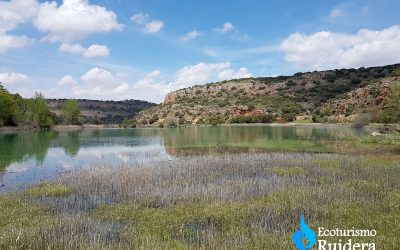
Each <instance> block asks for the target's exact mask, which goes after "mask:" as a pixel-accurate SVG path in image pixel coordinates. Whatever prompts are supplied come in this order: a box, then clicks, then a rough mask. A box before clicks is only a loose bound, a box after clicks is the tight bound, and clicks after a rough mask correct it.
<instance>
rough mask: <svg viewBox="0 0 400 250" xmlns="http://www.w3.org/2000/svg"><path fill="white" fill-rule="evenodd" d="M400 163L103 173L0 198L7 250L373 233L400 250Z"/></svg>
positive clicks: (315, 157) (257, 244)
mask: <svg viewBox="0 0 400 250" xmlns="http://www.w3.org/2000/svg"><path fill="white" fill-rule="evenodd" d="M399 179H400V161H398V160H393V159H391V158H388V159H387V158H384V157H379V158H376V157H375V158H368V157H355V156H343V155H335V154H299V153H273V154H272V153H271V154H251V153H248V154H234V155H215V156H206V157H204V156H203V157H194V158H190V159H181V160H177V161H169V162H155V163H147V164H142V165H138V166H135V167H129V168H127V167H121V168H117V169H109V168H97V169H89V170H83V171H80V172H76V173H71V174H69V175H65V176H62V177H61V178H60V179H58V180H57V181H55V182H54V183H51V184H42V185H39V186H36V187H33V188H31V189H28V190H27V191H23V192H20V193H15V194H8V195H3V196H1V197H0V209H1V211H2V213H1V217H2V218H1V220H0V223H1V227H0V228H1V229H0V248H1V249H9V248H12V249H27V248H30V249H45V248H48V247H49V248H50V249H59V248H63V249H76V248H83V249H102V248H104V249H105V248H107V249H109V248H111V249H137V248H145V249H184V248H192V249H206V248H207V249H220V248H226V249H257V248H258V249H260V248H262V249H292V248H293V246H292V243H291V240H290V239H291V234H292V233H293V232H294V231H295V229H297V228H298V225H299V220H300V216H301V214H302V213H304V214H305V216H306V218H307V222H308V224H309V225H310V226H311V227H312V228H313V229H316V228H317V227H319V226H323V227H325V228H336V227H339V228H352V227H355V228H361V229H376V230H377V232H378V235H377V237H376V241H377V244H378V246H379V248H380V249H399V247H400V239H399V237H398V232H399V231H400V206H399V204H400V182H399V181H398V180H399Z"/></svg>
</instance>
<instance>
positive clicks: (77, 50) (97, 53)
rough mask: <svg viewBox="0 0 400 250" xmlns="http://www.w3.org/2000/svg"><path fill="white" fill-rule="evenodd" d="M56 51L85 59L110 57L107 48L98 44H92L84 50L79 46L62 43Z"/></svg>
mask: <svg viewBox="0 0 400 250" xmlns="http://www.w3.org/2000/svg"><path fill="white" fill-rule="evenodd" d="M58 51H60V52H62V53H70V54H76V55H81V56H83V57H86V58H96V57H108V56H110V49H109V48H108V47H107V46H104V45H98V44H93V45H91V46H90V47H89V48H84V47H82V46H81V45H80V44H68V43H63V44H61V46H60V48H59V49H58Z"/></svg>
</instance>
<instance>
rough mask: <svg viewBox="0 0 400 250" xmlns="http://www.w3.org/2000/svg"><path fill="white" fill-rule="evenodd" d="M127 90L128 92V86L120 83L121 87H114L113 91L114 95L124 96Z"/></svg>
mask: <svg viewBox="0 0 400 250" xmlns="http://www.w3.org/2000/svg"><path fill="white" fill-rule="evenodd" d="M128 90H129V84H128V83H126V82H124V83H122V84H121V85H119V86H118V87H116V88H115V89H114V93H116V94H124V93H126V91H128Z"/></svg>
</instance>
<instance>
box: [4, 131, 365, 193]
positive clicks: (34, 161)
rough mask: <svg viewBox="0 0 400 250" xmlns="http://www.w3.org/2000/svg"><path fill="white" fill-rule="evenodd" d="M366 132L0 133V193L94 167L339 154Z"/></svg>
mask: <svg viewBox="0 0 400 250" xmlns="http://www.w3.org/2000/svg"><path fill="white" fill-rule="evenodd" d="M362 133H363V132H362V131H359V130H354V129H351V128H343V127H310V126H290V127H289V126H258V127H257V126H232V127H231V126H226V127H224V126H223V127H196V128H176V129H148V128H146V129H82V130H73V131H41V132H16V133H1V134H0V192H4V191H9V190H12V189H17V188H19V187H21V186H23V185H25V184H31V183H34V182H38V181H42V180H45V179H48V178H52V177H54V176H56V175H58V174H62V173H65V172H69V171H72V170H75V169H80V168H87V167H93V166H104V167H113V166H123V165H127V166H128V165H135V164H136V163H139V162H146V161H153V160H165V159H173V158H175V157H182V156H190V155H199V154H209V153H224V152H246V151H249V150H261V151H306V152H338V151H343V149H344V148H347V149H349V150H353V149H355V148H357V147H358V145H356V144H354V143H352V142H349V140H350V138H353V137H355V136H358V135H359V134H362Z"/></svg>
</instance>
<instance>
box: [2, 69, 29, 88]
mask: <svg viewBox="0 0 400 250" xmlns="http://www.w3.org/2000/svg"><path fill="white" fill-rule="evenodd" d="M28 80H29V78H28V76H27V75H25V74H21V73H17V72H6V73H0V82H1V83H3V84H4V85H6V86H11V85H18V84H23V83H25V82H27V81H28Z"/></svg>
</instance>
